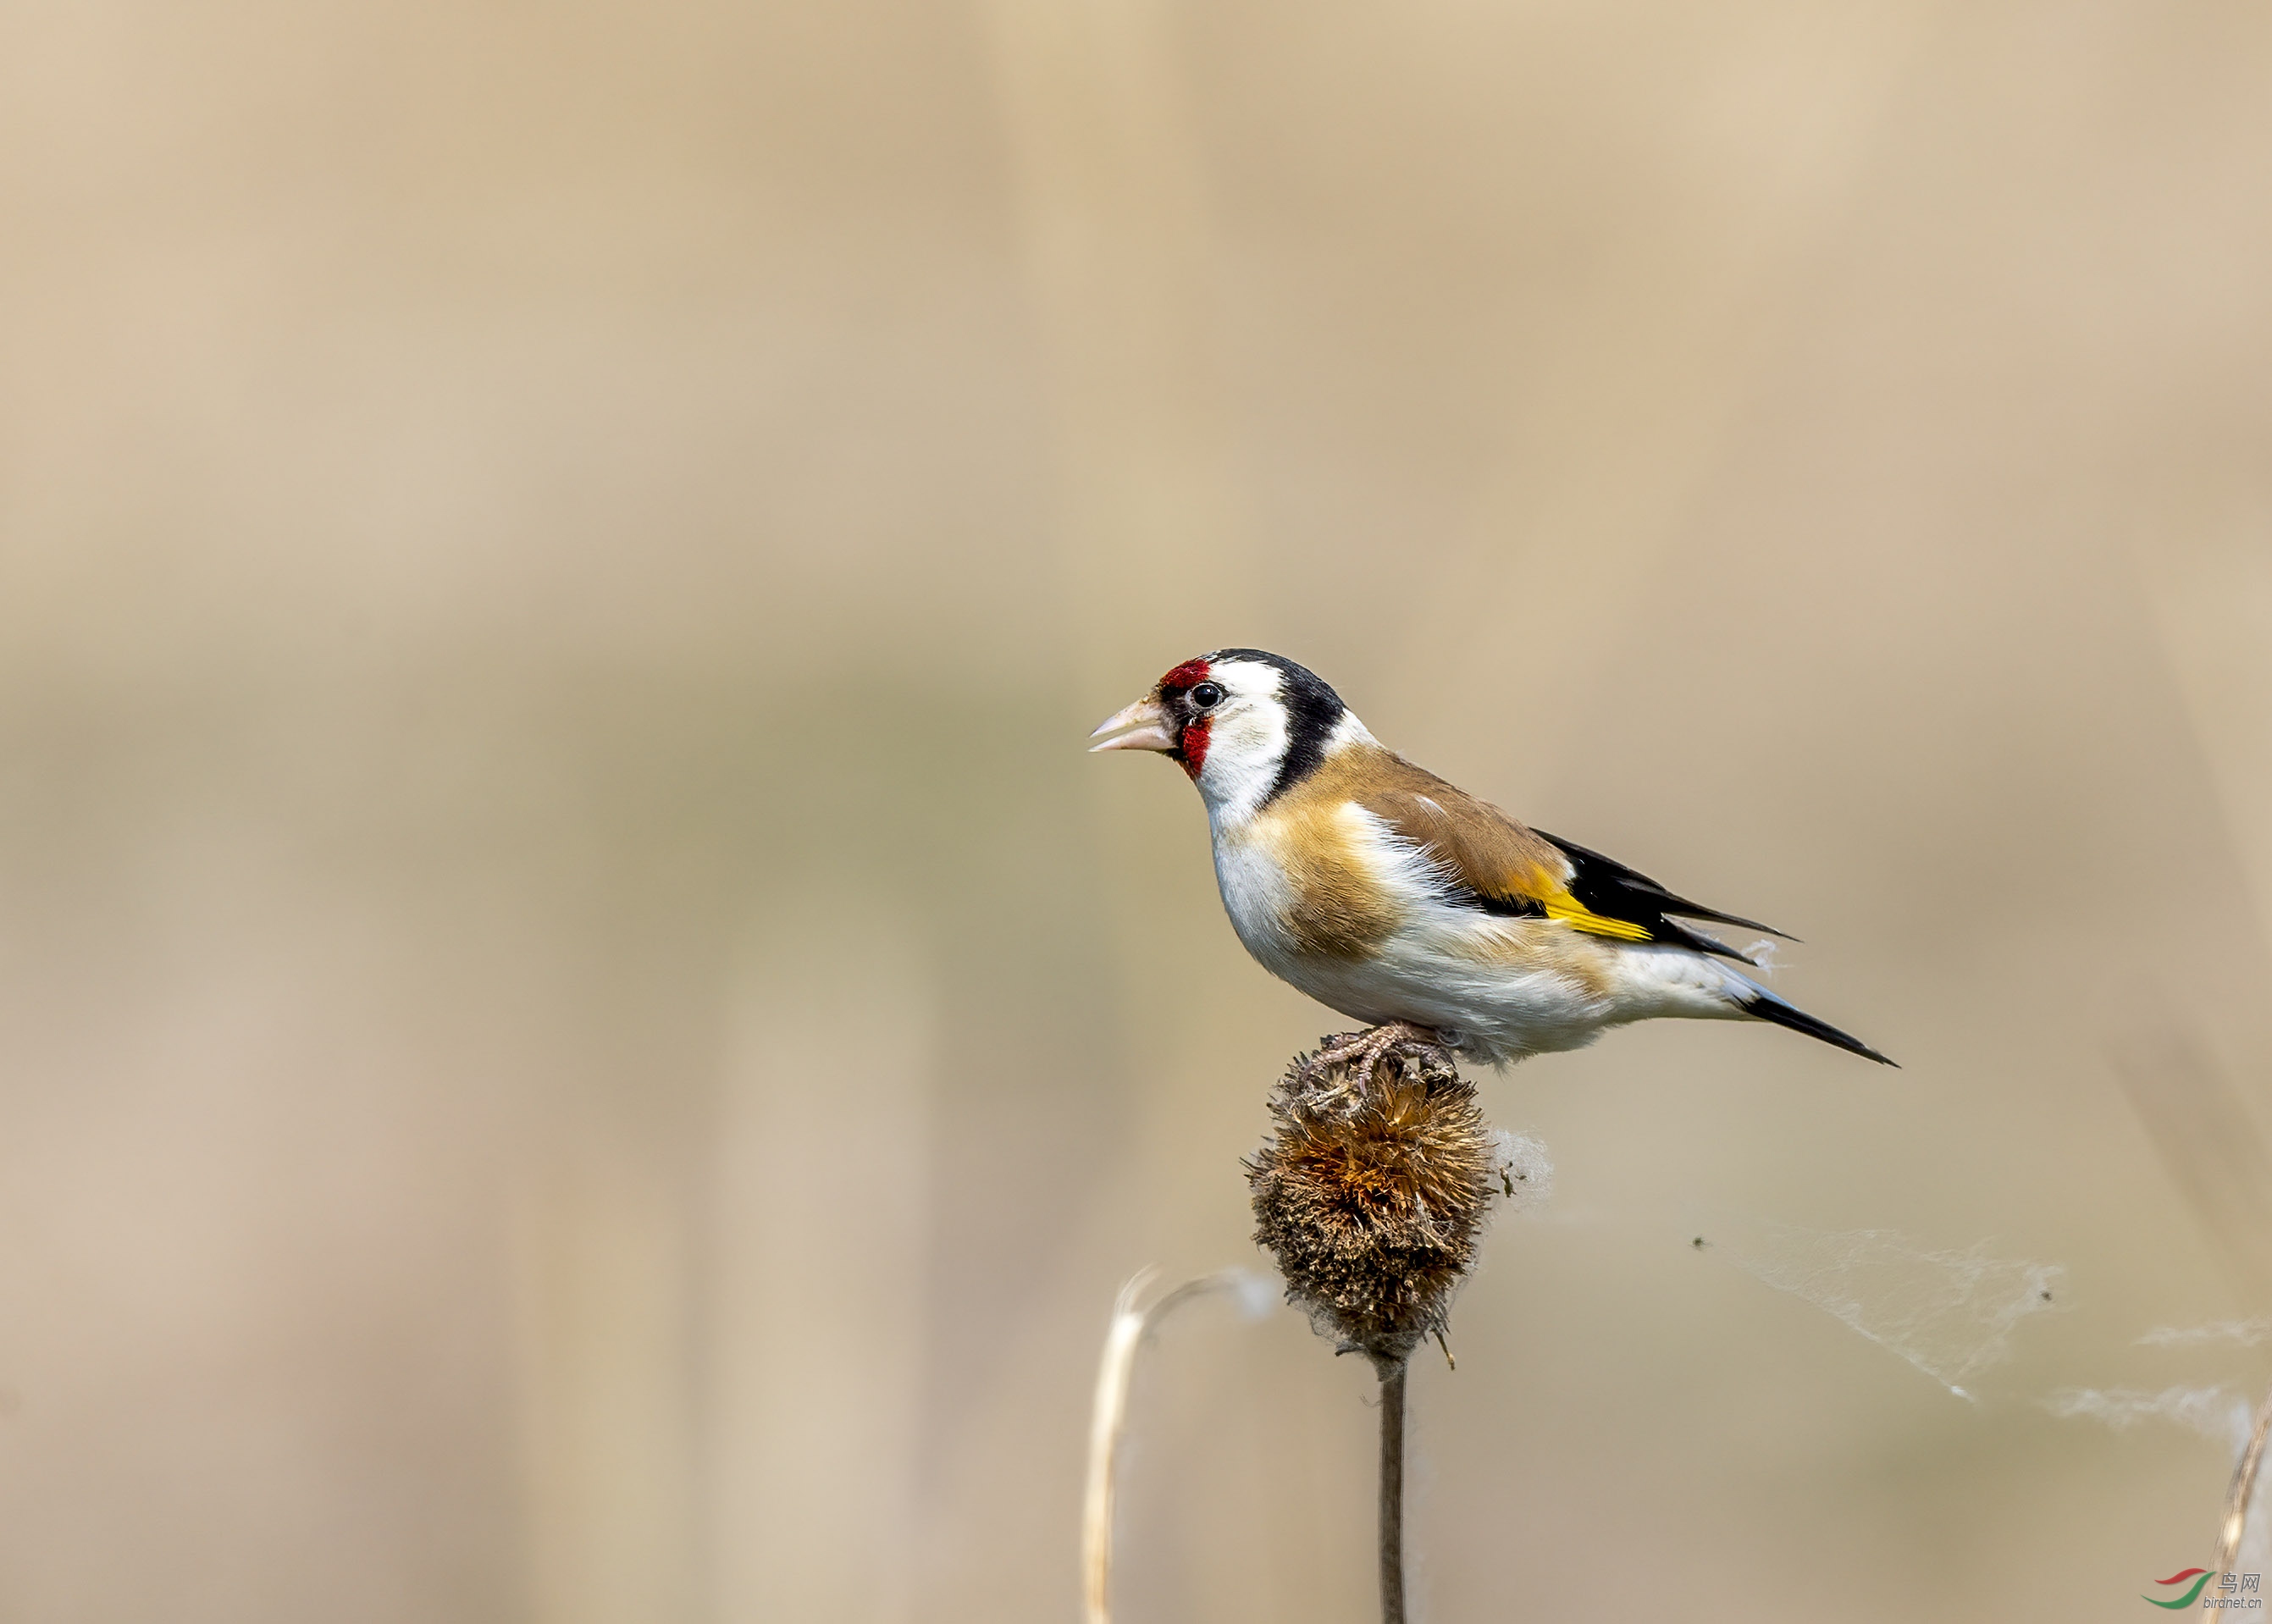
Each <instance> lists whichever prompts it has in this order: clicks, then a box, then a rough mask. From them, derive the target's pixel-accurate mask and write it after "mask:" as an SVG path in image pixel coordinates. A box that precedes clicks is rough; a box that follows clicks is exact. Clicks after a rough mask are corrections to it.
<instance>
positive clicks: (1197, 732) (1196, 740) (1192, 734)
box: [1176, 717, 1207, 778]
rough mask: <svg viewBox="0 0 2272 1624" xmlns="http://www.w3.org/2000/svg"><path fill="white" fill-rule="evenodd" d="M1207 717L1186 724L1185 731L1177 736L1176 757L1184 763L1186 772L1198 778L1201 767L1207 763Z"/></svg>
mask: <svg viewBox="0 0 2272 1624" xmlns="http://www.w3.org/2000/svg"><path fill="white" fill-rule="evenodd" d="M1176 759H1177V761H1179V762H1181V763H1183V764H1184V771H1185V772H1188V773H1190V774H1191V775H1192V777H1193V778H1197V777H1199V776H1200V768H1201V767H1204V766H1205V765H1207V719H1206V718H1205V717H1201V718H1200V719H1199V720H1198V721H1196V722H1190V723H1187V724H1185V727H1184V731H1183V733H1182V734H1180V735H1178V736H1177V740H1176Z"/></svg>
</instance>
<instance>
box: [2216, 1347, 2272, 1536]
mask: <svg viewBox="0 0 2272 1624" xmlns="http://www.w3.org/2000/svg"><path fill="white" fill-rule="evenodd" d="M2268 1433H2272V1392H2268V1393H2267V1394H2265V1395H2264V1402H2263V1403H2262V1404H2259V1405H2257V1406H2256V1420H2255V1424H2254V1425H2253V1426H2252V1427H2250V1428H2249V1429H2248V1447H2247V1448H2246V1449H2243V1450H2241V1452H2240V1464H2238V1466H2235V1467H2234V1468H2233V1469H2232V1486H2231V1488H2229V1489H2227V1490H2226V1491H2225V1493H2224V1520H2223V1522H2221V1523H2218V1524H2217V1529H2216V1572H2217V1574H2218V1576H2223V1575H2225V1574H2228V1573H2231V1571H2232V1564H2233V1562H2234V1561H2236V1560H2237V1559H2238V1557H2239V1555H2240V1536H2241V1535H2242V1533H2244V1532H2245V1531H2246V1530H2247V1527H2248V1502H2249V1501H2250V1500H2251V1499H2252V1498H2253V1496H2254V1494H2255V1493H2256V1470H2257V1468H2258V1467H2259V1466H2261V1465H2262V1464H2264V1439H2265V1435H2266V1434H2268Z"/></svg>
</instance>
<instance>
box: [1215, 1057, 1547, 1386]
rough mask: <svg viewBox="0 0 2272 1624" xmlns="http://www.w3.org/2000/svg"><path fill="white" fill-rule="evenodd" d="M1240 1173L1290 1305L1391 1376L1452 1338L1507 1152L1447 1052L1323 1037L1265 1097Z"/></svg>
mask: <svg viewBox="0 0 2272 1624" xmlns="http://www.w3.org/2000/svg"><path fill="white" fill-rule="evenodd" d="M1270 1114H1271V1115H1272V1116H1273V1117H1274V1118H1275V1119H1276V1128H1275V1129H1274V1132H1273V1134H1272V1136H1271V1139H1270V1142H1269V1143H1268V1144H1266V1145H1264V1146H1263V1148H1262V1149H1261V1151H1259V1152H1258V1153H1257V1154H1256V1155H1255V1156H1254V1157H1253V1158H1252V1159H1251V1160H1249V1161H1248V1162H1247V1163H1246V1164H1245V1167H1246V1180H1247V1184H1248V1187H1249V1188H1251V1189H1252V1192H1253V1196H1254V1218H1255V1225H1256V1227H1255V1232H1254V1238H1255V1240H1257V1241H1258V1242H1259V1244H1261V1245H1262V1246H1264V1247H1267V1248H1269V1250H1270V1252H1271V1254H1272V1255H1273V1256H1274V1257H1275V1258H1276V1259H1277V1261H1278V1267H1279V1270H1280V1271H1281V1272H1282V1274H1283V1275H1284V1276H1285V1277H1286V1296H1287V1300H1289V1302H1292V1303H1293V1304H1295V1305H1296V1306H1297V1307H1300V1308H1302V1309H1303V1310H1304V1312H1306V1313H1307V1314H1308V1315H1310V1318H1311V1322H1312V1323H1313V1324H1314V1325H1316V1326H1317V1328H1318V1330H1319V1332H1321V1333H1323V1334H1326V1335H1329V1336H1332V1337H1334V1338H1335V1339H1336V1340H1337V1341H1338V1342H1339V1343H1340V1344H1341V1345H1342V1347H1343V1349H1345V1350H1358V1351H1362V1352H1364V1353H1366V1354H1368V1355H1370V1356H1371V1359H1372V1360H1373V1362H1374V1364H1375V1365H1376V1366H1379V1367H1382V1368H1383V1369H1384V1370H1386V1367H1389V1366H1390V1365H1393V1364H1395V1363H1397V1362H1399V1361H1401V1360H1403V1359H1405V1358H1406V1357H1408V1356H1409V1354H1410V1353H1411V1352H1412V1350H1413V1348H1414V1347H1415V1346H1416V1345H1417V1344H1418V1342H1419V1341H1420V1339H1421V1337H1424V1336H1426V1335H1428V1334H1429V1333H1430V1332H1431V1331H1433V1332H1438V1333H1440V1332H1442V1331H1443V1330H1444V1329H1445V1322H1446V1315H1448V1314H1449V1312H1450V1310H1451V1304H1452V1298H1453V1295H1454V1292H1457V1290H1458V1289H1459V1286H1460V1284H1461V1281H1462V1280H1464V1279H1465V1278H1467V1275H1468V1271H1469V1270H1470V1269H1472V1268H1473V1267H1474V1265H1475V1259H1476V1242H1477V1240H1479V1239H1480V1237H1481V1235H1482V1233H1483V1229H1484V1223H1485V1220H1486V1219H1487V1218H1489V1216H1490V1212H1491V1201H1492V1197H1493V1196H1494V1195H1496V1194H1497V1193H1498V1191H1499V1190H1500V1189H1501V1188H1512V1185H1511V1183H1510V1182H1509V1180H1510V1177H1511V1169H1510V1166H1509V1161H1510V1158H1509V1155H1508V1147H1507V1145H1506V1142H1505V1141H1503V1140H1502V1139H1501V1138H1500V1137H1499V1136H1496V1135H1494V1134H1493V1133H1492V1132H1491V1128H1490V1125H1489V1124H1488V1123H1486V1122H1485V1121H1484V1115H1483V1113H1482V1112H1481V1111H1480V1110H1479V1109H1477V1107H1476V1091H1475V1088H1474V1085H1473V1084H1469V1082H1468V1081H1467V1080H1466V1079H1465V1078H1464V1077H1462V1076H1460V1073H1459V1069H1458V1068H1457V1067H1456V1066H1455V1065H1454V1062H1453V1060H1452V1056H1451V1054H1449V1053H1448V1052H1447V1051H1446V1049H1445V1048H1444V1047H1442V1046H1441V1045H1440V1044H1438V1043H1436V1042H1434V1041H1432V1040H1431V1039H1430V1038H1428V1037H1427V1036H1425V1035H1424V1034H1421V1033H1419V1032H1416V1031H1415V1030H1414V1029H1411V1028H1399V1027H1387V1028H1381V1029H1378V1030H1376V1031H1375V1032H1364V1033H1352V1034H1349V1035H1348V1036H1345V1037H1342V1038H1338V1039H1327V1041H1326V1043H1325V1044H1324V1046H1323V1047H1320V1048H1319V1052H1318V1053H1317V1054H1312V1055H1299V1056H1297V1057H1296V1059H1295V1062H1294V1063H1293V1065H1292V1066H1291V1067H1289V1069H1288V1070H1287V1072H1286V1076H1285V1077H1284V1078H1283V1079H1282V1081H1281V1082H1280V1083H1279V1084H1278V1087H1277V1088H1276V1090H1275V1091H1274V1092H1273V1093H1272V1095H1271V1097H1270Z"/></svg>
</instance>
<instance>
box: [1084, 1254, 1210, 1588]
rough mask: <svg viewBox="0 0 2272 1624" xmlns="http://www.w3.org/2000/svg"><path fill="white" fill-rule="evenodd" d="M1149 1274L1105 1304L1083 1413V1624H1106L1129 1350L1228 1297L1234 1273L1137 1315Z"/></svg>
mask: <svg viewBox="0 0 2272 1624" xmlns="http://www.w3.org/2000/svg"><path fill="white" fill-rule="evenodd" d="M1159 1274H1160V1271H1159V1270H1158V1269H1157V1268H1156V1267H1150V1266H1147V1267H1146V1268H1143V1269H1140V1270H1137V1271H1136V1273H1134V1274H1133V1275H1132V1276H1130V1277H1129V1279H1128V1283H1127V1284H1126V1285H1124V1286H1122V1287H1121V1288H1120V1295H1119V1296H1118V1297H1117V1298H1116V1299H1115V1300H1114V1301H1113V1304H1112V1326H1111V1329H1110V1330H1108V1331H1106V1332H1105V1335H1104V1356H1103V1357H1102V1359H1101V1360H1098V1361H1097V1367H1096V1397H1095V1401H1094V1403H1093V1404H1092V1406H1091V1408H1090V1411H1089V1422H1088V1485H1087V1492H1086V1493H1085V1494H1083V1496H1082V1501H1081V1515H1080V1569H1081V1590H1082V1602H1083V1612H1084V1613H1085V1615H1086V1617H1087V1620H1088V1624H1112V1506H1113V1497H1114V1492H1115V1490H1116V1488H1117V1484H1118V1479H1119V1471H1120V1445H1121V1442H1122V1440H1123V1439H1124V1438H1125V1436H1126V1435H1127V1432H1128V1389H1129V1386H1130V1383H1131V1382H1132V1381H1133V1380H1134V1377H1135V1374H1136V1350H1137V1349H1138V1348H1140V1347H1141V1346H1142V1345H1143V1343H1144V1338H1145V1337H1147V1336H1149V1335H1150V1334H1151V1333H1152V1332H1153V1331H1155V1330H1157V1329H1158V1328H1159V1326H1160V1322H1162V1320H1165V1319H1166V1318H1167V1317H1168V1315H1170V1314H1172V1313H1173V1312H1175V1310H1176V1309H1177V1308H1178V1307H1181V1306H1182V1305H1183V1304H1185V1303H1187V1302H1189V1301H1190V1300H1192V1298H1194V1297H1203V1296H1205V1295H1207V1293H1208V1292H1223V1291H1236V1290H1237V1289H1238V1285H1239V1283H1240V1280H1241V1279H1242V1278H1243V1277H1242V1276H1241V1275H1240V1274H1239V1273H1238V1271H1237V1270H1231V1269H1226V1270H1222V1271H1220V1272H1219V1273H1215V1274H1210V1275H1202V1276H1201V1277H1200V1278H1198V1279H1196V1280H1186V1281H1185V1282H1184V1283H1183V1284H1182V1285H1178V1286H1176V1287H1175V1288H1174V1289H1172V1290H1170V1291H1168V1292H1162V1294H1161V1295H1160V1297H1159V1298H1158V1299H1157V1300H1155V1301H1154V1302H1153V1303H1152V1304H1151V1305H1150V1306H1149V1307H1137V1303H1138V1300H1140V1298H1141V1297H1142V1296H1143V1295H1144V1292H1145V1291H1146V1289H1147V1288H1148V1287H1149V1286H1150V1285H1151V1284H1152V1282H1153V1281H1154V1280H1155V1279H1157V1278H1159Z"/></svg>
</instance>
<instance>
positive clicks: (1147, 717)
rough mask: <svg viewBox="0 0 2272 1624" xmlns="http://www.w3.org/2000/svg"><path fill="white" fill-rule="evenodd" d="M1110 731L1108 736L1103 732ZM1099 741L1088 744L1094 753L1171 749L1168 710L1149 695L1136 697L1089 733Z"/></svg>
mask: <svg viewBox="0 0 2272 1624" xmlns="http://www.w3.org/2000/svg"><path fill="white" fill-rule="evenodd" d="M1106 734H1110V735H1111V737H1110V738H1107V737H1106V736H1105V735H1106ZM1088 736H1089V737H1090V738H1092V739H1095V740H1096V741H1098V742H1096V743H1095V744H1092V745H1090V746H1089V747H1088V752H1089V754H1090V755H1092V756H1094V755H1095V754H1096V752H1097V751H1099V750H1172V749H1175V748H1176V741H1175V739H1174V738H1173V737H1172V736H1171V735H1170V734H1169V732H1168V713H1167V712H1166V711H1162V709H1161V708H1160V702H1159V701H1158V700H1157V699H1155V698H1153V697H1150V696H1149V695H1147V696H1145V697H1143V698H1141V699H1139V700H1138V701H1137V702H1136V703H1135V704H1132V705H1130V706H1129V707H1128V708H1127V709H1126V710H1125V711H1114V712H1113V713H1112V714H1111V715H1110V716H1108V717H1106V718H1105V719H1104V723H1103V725H1102V726H1100V727H1099V728H1098V729H1097V730H1096V731H1095V733H1093V734H1089V735H1088Z"/></svg>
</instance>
